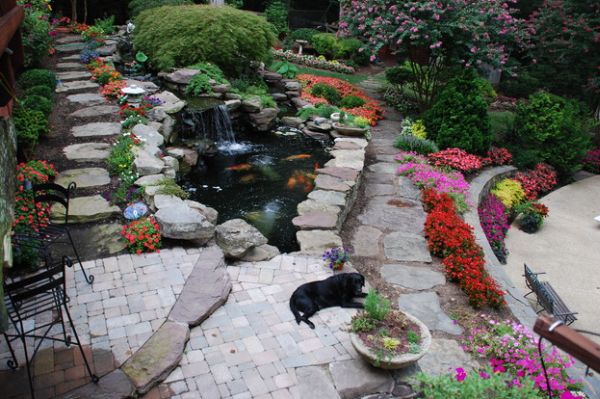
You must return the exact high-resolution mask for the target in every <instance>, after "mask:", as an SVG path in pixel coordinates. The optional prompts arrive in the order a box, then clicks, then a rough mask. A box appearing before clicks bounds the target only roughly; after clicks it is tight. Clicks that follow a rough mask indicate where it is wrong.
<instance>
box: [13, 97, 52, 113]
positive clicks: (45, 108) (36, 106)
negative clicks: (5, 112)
mask: <svg viewBox="0 0 600 399" xmlns="http://www.w3.org/2000/svg"><path fill="white" fill-rule="evenodd" d="M19 103H20V106H21V107H23V108H28V109H32V110H35V111H40V112H42V113H43V114H44V115H46V117H48V115H50V112H52V102H50V100H48V99H47V98H46V97H42V96H36V95H29V96H25V97H23V98H21V99H19Z"/></svg>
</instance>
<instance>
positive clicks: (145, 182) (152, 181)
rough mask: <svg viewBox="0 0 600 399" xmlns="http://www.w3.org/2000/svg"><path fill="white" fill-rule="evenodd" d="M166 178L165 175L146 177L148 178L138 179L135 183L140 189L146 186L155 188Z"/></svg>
mask: <svg viewBox="0 0 600 399" xmlns="http://www.w3.org/2000/svg"><path fill="white" fill-rule="evenodd" d="M164 178H165V176H164V175H160V174H157V175H146V176H142V177H140V178H139V179H137V180H136V181H135V183H133V184H135V185H136V186H140V187H146V186H155V185H157V184H158V182H159V181H161V180H163V179H164Z"/></svg>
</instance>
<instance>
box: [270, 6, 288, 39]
mask: <svg viewBox="0 0 600 399" xmlns="http://www.w3.org/2000/svg"><path fill="white" fill-rule="evenodd" d="M265 17H266V18H267V21H269V22H270V23H271V25H273V29H275V32H277V34H278V35H281V34H284V33H287V32H288V31H289V30H290V28H289V26H288V7H287V3H286V2H284V1H282V0H272V1H271V2H270V3H269V5H268V6H267V8H266V9H265Z"/></svg>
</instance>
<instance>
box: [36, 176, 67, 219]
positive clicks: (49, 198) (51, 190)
mask: <svg viewBox="0 0 600 399" xmlns="http://www.w3.org/2000/svg"><path fill="white" fill-rule="evenodd" d="M32 189H33V199H34V201H35V203H36V204H47V205H49V206H52V205H54V204H56V203H58V204H61V205H62V206H64V207H65V224H66V223H68V221H69V200H70V199H71V197H72V196H73V195H74V194H75V190H76V189H77V185H76V184H75V182H71V183H69V185H68V186H67V188H65V187H63V186H61V185H58V184H55V183H42V184H34V185H33V188H32Z"/></svg>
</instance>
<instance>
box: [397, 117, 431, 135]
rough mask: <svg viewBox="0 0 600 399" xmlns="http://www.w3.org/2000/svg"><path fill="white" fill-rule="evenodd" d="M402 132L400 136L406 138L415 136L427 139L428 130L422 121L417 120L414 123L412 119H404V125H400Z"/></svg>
mask: <svg viewBox="0 0 600 399" xmlns="http://www.w3.org/2000/svg"><path fill="white" fill-rule="evenodd" d="M400 127H401V129H402V130H401V131H400V134H401V135H404V136H415V137H418V138H420V139H426V138H427V130H426V128H425V124H424V123H423V120H422V119H417V120H416V121H414V122H413V120H412V119H410V118H408V117H407V118H404V120H403V121H402V124H401V125H400Z"/></svg>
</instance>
